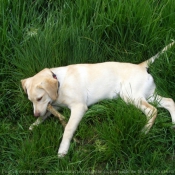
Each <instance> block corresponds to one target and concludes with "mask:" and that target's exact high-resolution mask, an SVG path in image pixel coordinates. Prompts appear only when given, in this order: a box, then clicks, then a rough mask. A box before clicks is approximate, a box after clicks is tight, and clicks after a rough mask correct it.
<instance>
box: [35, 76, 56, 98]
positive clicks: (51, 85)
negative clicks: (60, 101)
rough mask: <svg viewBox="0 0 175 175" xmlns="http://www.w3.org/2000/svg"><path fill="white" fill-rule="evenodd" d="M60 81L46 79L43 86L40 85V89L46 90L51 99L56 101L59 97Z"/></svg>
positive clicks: (42, 83)
mask: <svg viewBox="0 0 175 175" xmlns="http://www.w3.org/2000/svg"><path fill="white" fill-rule="evenodd" d="M58 86H59V82H58V80H56V79H54V78H46V79H45V80H44V81H43V82H41V84H39V85H38V88H41V89H44V90H45V91H46V92H47V94H48V95H49V97H50V98H51V99H52V100H53V101H54V100H56V99H57V97H58Z"/></svg>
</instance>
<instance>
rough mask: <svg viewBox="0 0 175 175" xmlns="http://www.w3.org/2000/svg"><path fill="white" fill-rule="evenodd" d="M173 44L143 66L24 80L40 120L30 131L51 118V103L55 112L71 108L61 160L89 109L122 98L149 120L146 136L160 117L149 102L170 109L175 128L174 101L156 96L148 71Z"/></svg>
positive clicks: (81, 69) (75, 70) (111, 65)
mask: <svg viewBox="0 0 175 175" xmlns="http://www.w3.org/2000/svg"><path fill="white" fill-rule="evenodd" d="M173 44H174V41H173V42H172V43H170V44H169V45H167V46H166V47H164V48H163V50H162V51H160V52H159V53H157V54H156V55H155V56H153V57H151V58H150V59H148V60H146V61H144V62H142V63H140V64H132V63H121V62H104V63H96V64H75V65H69V66H65V67H57V68H51V69H48V68H45V69H44V70H42V71H40V72H39V73H37V74H36V75H34V76H33V77H29V78H26V79H23V80H21V83H22V87H23V89H24V91H25V93H27V95H28V99H29V100H30V101H31V102H32V103H33V109H34V116H36V117H38V118H37V120H36V122H34V123H33V124H32V125H31V126H30V128H29V129H30V130H32V129H33V128H34V127H35V126H37V125H39V124H40V123H42V122H43V121H44V120H45V119H46V118H47V117H48V116H49V115H50V114H51V113H50V112H49V111H47V105H48V104H49V103H50V104H52V105H53V106H54V107H55V108H56V109H58V107H68V108H69V109H70V110H71V115H70V118H69V121H68V123H67V125H66V127H65V130H64V134H63V138H62V141H61V144H60V147H59V149H58V156H59V157H63V156H65V155H66V154H67V152H68V149H69V146H70V141H71V139H72V137H73V134H74V132H75V131H76V129H77V126H78V124H79V122H80V121H81V119H82V117H83V115H84V114H85V112H86V111H87V110H88V106H90V105H92V104H94V103H96V102H99V101H101V100H103V99H114V98H118V97H121V98H122V99H123V100H124V101H125V102H126V103H132V104H134V105H135V106H136V107H137V108H138V109H140V110H141V111H142V112H143V113H144V114H145V115H146V117H147V121H148V122H147V124H146V125H145V127H144V128H143V131H144V132H145V133H147V132H148V131H149V130H150V128H151V127H152V125H153V123H154V121H155V119H156V116H157V109H156V108H155V107H154V106H153V105H151V104H150V102H156V103H157V104H158V107H163V108H165V109H167V110H168V111H169V113H170V115H171V118H172V123H173V124H175V103H174V101H173V100H172V99H171V98H165V97H161V96H160V95H158V94H156V93H155V89H156V85H155V83H154V80H153V77H152V76H151V75H150V74H149V73H148V71H147V69H148V68H149V65H150V64H152V63H153V62H154V61H155V59H157V58H158V57H159V56H160V55H161V54H163V53H164V52H165V51H166V50H167V49H169V48H170V47H171V46H172V45H173Z"/></svg>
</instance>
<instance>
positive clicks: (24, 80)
mask: <svg viewBox="0 0 175 175" xmlns="http://www.w3.org/2000/svg"><path fill="white" fill-rule="evenodd" d="M26 81H27V79H23V80H21V84H22V88H23V89H24V92H25V93H26V94H27V88H26Z"/></svg>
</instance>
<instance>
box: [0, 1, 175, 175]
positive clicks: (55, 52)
mask: <svg viewBox="0 0 175 175" xmlns="http://www.w3.org/2000/svg"><path fill="white" fill-rule="evenodd" d="M174 16H175V1H174V0H162V1H155V0H150V1H147V0H142V1H140V0H130V1H121V0H103V1H102V0H96V1H94V0H88V1H82V0H74V1H72V0H64V1H61V0H57V1H54V0H45V1H44V0H36V1H34V0H28V1H25V0H13V1H7V0H1V1H0V24H1V25H0V37H1V38H0V80H1V81H0V145H1V149H0V155H1V156H0V168H1V169H0V174H20V173H31V172H33V173H34V172H35V173H40V174H47V173H50V174H75V173H79V174H90V173H91V174H93V173H94V174H97V173H99V174H107V173H108V174H109V173H110V172H111V174H112V173H113V174H116V173H118V174H124V173H125V174H126V173H127V172H128V174H143V173H144V172H145V173H149V174H160V171H162V173H164V174H168V173H172V174H173V173H174V172H175V170H174V166H175V132H174V131H173V130H172V129H171V128H170V127H171V118H170V115H169V113H168V112H167V111H166V110H164V109H159V112H158V117H157V119H156V122H155V124H154V126H153V128H152V129H151V131H150V132H149V133H148V134H147V135H143V134H142V133H141V132H140V130H141V129H142V127H143V126H144V124H145V123H146V118H145V116H144V115H143V114H142V113H141V112H140V111H139V110H138V109H136V108H135V107H134V106H132V105H126V104H125V103H124V102H123V101H122V100H121V99H119V100H113V101H111V100H105V101H103V102H100V103H98V104H95V105H93V106H91V107H90V108H89V110H88V111H87V113H86V115H85V116H84V118H83V120H82V121H81V123H80V125H79V127H78V130H77V132H76V137H77V138H79V139H80V143H79V144H77V143H75V142H73V141H72V143H71V146H70V150H69V153H68V155H67V156H66V157H65V158H63V159H58V158H57V149H58V147H59V144H60V141H61V138H62V133H63V128H62V126H61V125H60V123H59V121H58V120H57V119H55V118H50V119H48V120H47V121H46V122H44V123H43V124H41V125H40V126H39V127H37V128H35V129H34V131H32V132H31V131H29V130H28V128H29V126H30V124H32V123H33V122H34V120H35V118H34V117H33V112H32V111H33V110H32V104H31V103H30V102H29V101H28V99H27V97H26V95H25V94H24V93H23V90H22V87H21V84H20V80H21V79H23V78H26V77H29V76H33V75H34V74H35V73H37V72H38V71H40V70H42V69H43V68H45V67H58V66H64V65H68V64H75V63H96V62H103V61H121V62H132V63H139V62H141V61H143V60H146V59H148V58H149V57H151V56H153V55H155V54H156V53H157V52H158V51H160V49H162V48H163V47H164V46H165V45H166V44H168V43H169V42H170V40H171V39H175V21H174ZM174 50H175V49H174V48H172V49H171V50H169V51H168V52H167V53H166V54H164V55H163V56H161V58H160V59H159V60H157V61H156V62H155V63H154V64H153V65H152V66H151V69H150V71H151V73H152V75H153V76H154V78H155V82H156V84H157V87H158V88H157V91H158V92H159V94H160V95H163V96H166V97H172V98H173V99H175V91H174V89H175V74H174V72H175V51H174ZM62 113H63V114H64V115H65V116H66V118H68V117H69V115H70V111H69V110H68V109H63V110H62Z"/></svg>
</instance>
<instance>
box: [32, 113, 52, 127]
mask: <svg viewBox="0 0 175 175" xmlns="http://www.w3.org/2000/svg"><path fill="white" fill-rule="evenodd" d="M50 114H51V113H50V112H47V113H46V114H45V115H44V116H40V117H38V119H37V120H36V121H35V122H34V123H33V124H31V125H30V127H29V130H33V128H34V127H35V126H38V125H39V124H41V123H42V122H43V121H44V120H45V119H46V118H47V117H48V116H49V115H50Z"/></svg>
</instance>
